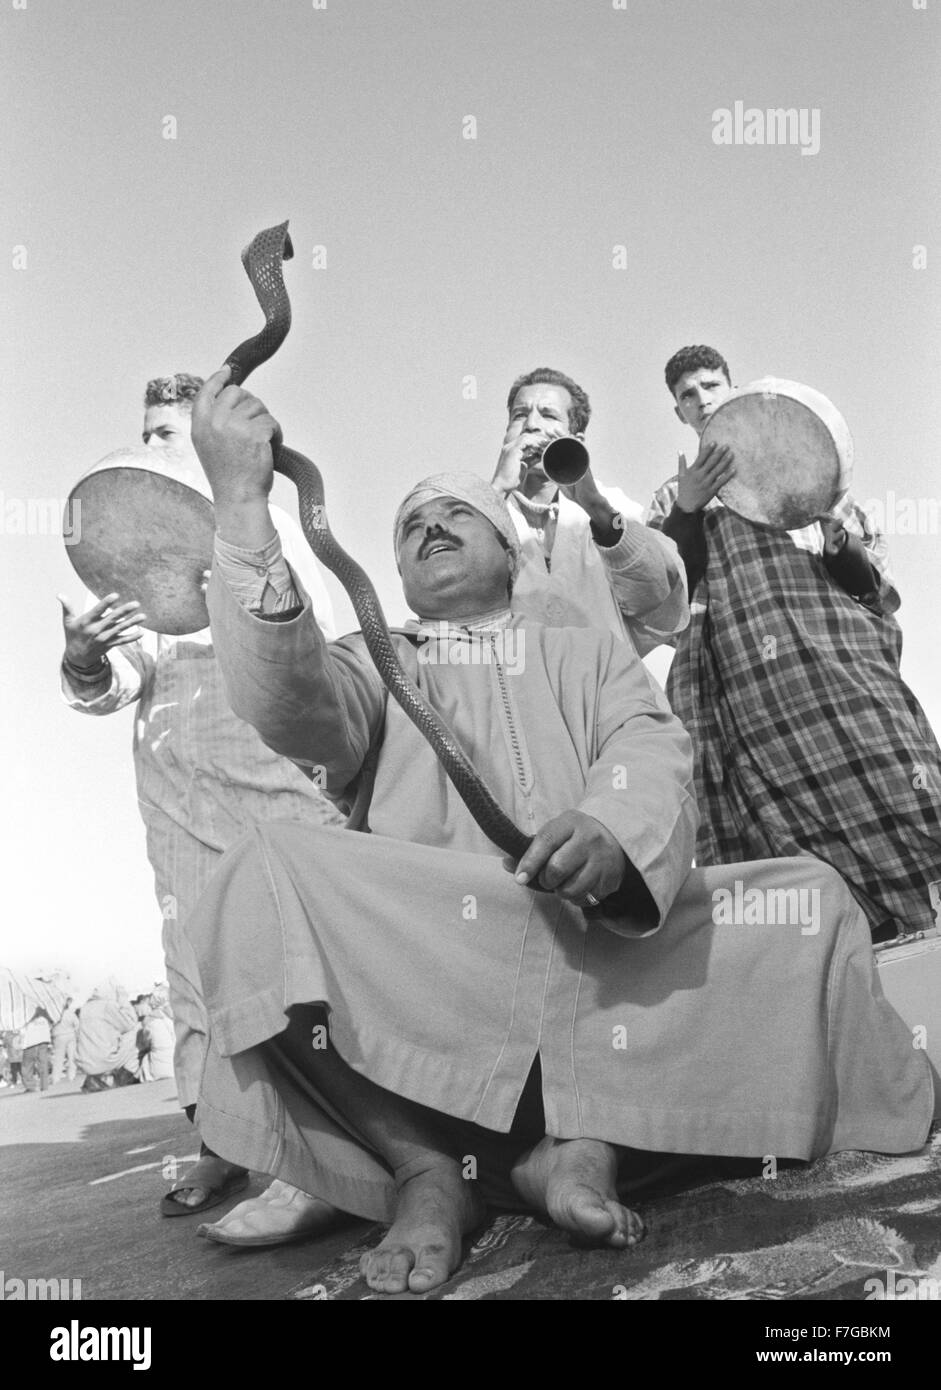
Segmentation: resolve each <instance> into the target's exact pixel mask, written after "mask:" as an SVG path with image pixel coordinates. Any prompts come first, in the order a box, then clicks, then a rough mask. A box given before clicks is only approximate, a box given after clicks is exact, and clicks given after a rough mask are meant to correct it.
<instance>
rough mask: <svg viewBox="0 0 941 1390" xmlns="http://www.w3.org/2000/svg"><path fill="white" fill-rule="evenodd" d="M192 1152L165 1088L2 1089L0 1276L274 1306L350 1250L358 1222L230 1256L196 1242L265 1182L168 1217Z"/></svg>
mask: <svg viewBox="0 0 941 1390" xmlns="http://www.w3.org/2000/svg"><path fill="white" fill-rule="evenodd" d="M198 1148H199V1144H198V1141H197V1140H196V1137H195V1133H194V1131H193V1127H192V1126H191V1125H190V1124H189V1123H188V1121H187V1119H186V1117H185V1115H183V1113H182V1111H180V1110H179V1108H178V1106H177V1099H176V1086H175V1085H174V1083H173V1082H172V1081H155V1082H151V1083H150V1084H149V1085H142V1086H127V1087H123V1088H122V1089H120V1090H117V1091H103V1092H99V1093H97V1094H93V1095H83V1094H82V1093H81V1092H80V1091H79V1089H78V1084H77V1083H75V1082H72V1083H70V1082H60V1083H59V1084H58V1085H57V1086H54V1087H52V1088H51V1089H50V1090H48V1091H46V1092H45V1093H44V1094H41V1095H31V1094H25V1093H24V1092H23V1091H22V1090H17V1091H15V1092H11V1091H10V1090H8V1089H6V1088H4V1089H0V1251H2V1255H0V1265H2V1271H0V1275H2V1276H3V1277H5V1278H6V1279H10V1278H18V1279H29V1278H53V1277H57V1278H59V1279H70V1280H74V1279H81V1281H82V1298H83V1299H99V1298H100V1299H239V1300H241V1299H281V1298H285V1297H287V1296H288V1295H289V1294H290V1293H291V1291H292V1290H294V1289H296V1288H298V1287H299V1286H300V1287H303V1286H304V1285H306V1284H309V1283H310V1282H311V1281H312V1279H314V1278H315V1277H316V1272H317V1269H318V1267H319V1266H320V1265H321V1264H325V1263H327V1262H329V1261H330V1260H332V1259H333V1258H335V1256H336V1254H337V1253H338V1252H339V1251H340V1250H341V1249H342V1248H344V1247H345V1246H347V1245H349V1243H350V1240H351V1234H352V1235H354V1236H355V1233H356V1232H357V1230H358V1229H362V1230H367V1229H368V1223H357V1224H356V1225H352V1226H347V1227H345V1228H344V1229H343V1230H340V1231H338V1232H336V1233H335V1234H331V1235H328V1236H325V1237H321V1238H320V1239H319V1240H318V1241H316V1242H306V1243H304V1244H302V1245H289V1246H284V1247H282V1248H281V1249H274V1250H228V1249H225V1248H223V1247H222V1246H219V1245H213V1244H211V1243H210V1242H209V1241H206V1240H202V1239H199V1238H198V1237H197V1235H196V1228H197V1226H198V1225H199V1223H200V1221H203V1220H215V1219H217V1218H218V1217H219V1216H221V1215H222V1214H223V1213H224V1212H225V1211H227V1210H228V1209H229V1208H230V1207H232V1206H234V1205H235V1204H236V1202H239V1201H241V1200H243V1198H244V1197H245V1196H248V1195H251V1193H252V1192H258V1191H261V1189H262V1187H263V1186H264V1185H265V1183H264V1182H263V1181H262V1179H260V1178H256V1180H255V1181H253V1183H252V1186H251V1188H250V1189H249V1190H248V1192H245V1193H241V1194H239V1195H238V1196H237V1197H233V1198H232V1199H230V1201H229V1202H227V1203H226V1204H224V1205H222V1206H218V1207H215V1208H214V1209H213V1210H212V1212H211V1213H208V1214H207V1215H206V1216H195V1217H193V1216H191V1217H182V1218H180V1219H174V1220H168V1219H167V1218H166V1217H163V1216H161V1215H160V1211H159V1203H160V1198H161V1197H162V1196H163V1194H164V1193H165V1192H166V1191H167V1189H168V1188H169V1186H170V1180H169V1179H168V1178H167V1177H165V1176H164V1173H165V1172H170V1171H171V1170H172V1165H173V1163H174V1162H175V1163H176V1164H178V1165H179V1170H180V1171H181V1172H185V1169H186V1161H187V1160H189V1159H191V1158H195V1156H196V1154H197V1151H198Z"/></svg>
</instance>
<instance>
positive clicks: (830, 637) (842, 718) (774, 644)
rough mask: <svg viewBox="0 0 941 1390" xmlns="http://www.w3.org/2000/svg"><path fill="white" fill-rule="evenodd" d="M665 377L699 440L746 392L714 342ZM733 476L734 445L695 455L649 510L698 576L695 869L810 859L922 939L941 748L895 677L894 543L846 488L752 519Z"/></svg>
mask: <svg viewBox="0 0 941 1390" xmlns="http://www.w3.org/2000/svg"><path fill="white" fill-rule="evenodd" d="M666 381H667V387H668V389H669V391H670V394H671V396H672V397H673V400H674V410H675V413H676V415H677V416H678V417H679V419H681V420H682V421H683V422H684V423H685V424H687V425H689V426H690V427H691V428H692V429H694V430H695V431H696V433H697V434H698V435H701V434H702V433H703V430H704V429H705V427H706V424H707V422H708V421H709V419H710V418H711V416H712V414H713V413H714V411H715V410H716V409H717V408H718V406H719V405H721V403H722V402H723V401H724V400H726V399H727V398H728V396H729V395H730V393H731V390H732V386H731V379H730V376H729V369H728V366H727V364H726V362H725V359H724V358H723V357H722V356H720V354H719V353H718V352H716V350H715V349H714V348H710V347H704V346H700V347H687V348H683V349H681V351H679V352H678V353H676V354H675V355H674V356H673V357H671V359H670V361H669V362H668V363H667V366H666ZM734 476H735V460H734V457H733V456H732V455H731V453H730V451H729V450H728V449H724V448H707V449H706V450H704V451H702V452H701V453H700V454H699V456H698V457H697V458H696V460H695V463H693V464H692V465H690V466H689V467H687V466H686V460H685V458H684V456H683V455H682V454H681V455H680V467H679V473H678V475H677V476H676V477H674V478H671V479H670V480H669V481H668V482H666V483H664V484H663V486H662V487H661V488H660V489H659V490H658V491H657V493H656V494H655V496H654V499H653V502H652V504H651V510H650V525H651V526H654V527H657V528H659V529H661V530H663V531H665V532H667V533H668V534H669V535H671V536H672V537H673V539H674V540H675V541H676V543H677V545H678V546H679V548H680V553H681V554H682V556H683V559H684V562H685V564H686V567H687V574H688V578H689V590H690V604H691V608H692V618H691V621H690V625H689V627H688V628H687V629H686V630H685V631H684V632H682V633H681V634H680V635H679V636H678V637H677V638H676V641H675V645H676V656H675V657H674V659H673V665H672V667H671V669H670V673H669V677H668V679H667V686H666V689H667V695H668V697H669V699H670V703H671V705H672V706H673V709H674V711H675V713H676V714H677V715H679V717H680V719H681V720H682V721H683V723H684V724H685V726H686V728H687V730H688V731H689V733H690V736H691V737H692V740H693V750H694V759H695V762H694V766H695V774H696V797H697V800H698V803H699V809H700V815H701V821H700V827H699V833H698V836H697V839H696V862H697V864H728V863H731V862H733V861H734V860H736V859H743V858H759V857H764V856H777V855H787V854H813V855H816V856H817V858H819V859H822V860H824V861H826V862H827V863H829V864H832V865H833V867H834V868H835V869H837V870H838V872H839V873H840V874H842V876H843V877H844V879H845V880H846V882H847V884H848V885H849V887H850V889H851V890H852V892H853V893H854V895H855V896H856V898H857V900H858V901H859V903H860V904H861V906H862V907H863V910H864V911H865V912H866V914H867V917H868V919H869V923H870V927H871V930H872V935H873V939H874V940H876V941H882V940H888V939H891V938H893V937H895V936H896V935H898V934H900V933H908V932H916V931H923V930H926V929H928V928H929V927H931V926H932V924H933V914H932V908H931V902H930V897H929V889H930V884H931V882H932V880H937V879H938V878H939V877H941V750H939V748H938V743H937V740H936V739H935V737H934V734H933V733H932V731H931V729H930V727H929V725H928V721H927V719H926V717H925V715H924V712H923V710H922V708H921V706H920V705H919V703H918V701H917V700H916V699H915V697H914V695H913V694H912V692H911V691H910V690H909V689H908V687H907V686H906V684H905V683H904V681H903V680H902V677H901V674H900V672H899V659H900V656H901V645H902V642H901V633H900V630H899V627H898V624H897V622H896V620H895V618H894V617H893V616H892V615H893V614H894V613H895V611H896V610H897V608H898V606H899V596H898V593H897V592H896V590H895V588H894V586H893V584H892V580H891V578H890V576H889V568H888V554H887V546H886V542H885V538H884V537H883V536H882V535H881V534H880V532H879V531H878V529H877V528H876V526H875V524H874V523H873V522H872V520H871V519H870V518H869V517H868V516H867V515H866V513H865V512H864V511H863V510H862V508H861V507H860V506H859V505H858V504H857V503H856V502H855V501H854V500H853V498H852V497H851V496H850V495H849V493H846V494H844V496H843V497H842V498H841V499H840V500H839V501H838V502H837V504H836V506H835V507H834V508H833V514H832V515H831V516H829V517H826V518H823V519H821V520H820V521H817V522H815V523H813V524H812V525H810V526H807V527H804V528H802V529H801V530H797V531H777V530H773V529H771V528H769V527H765V526H757V525H752V524H751V523H750V522H749V521H746V520H745V519H743V518H742V517H740V516H737V515H736V514H735V513H734V512H732V511H730V510H729V509H728V508H727V507H724V506H723V504H722V502H721V501H720V499H719V498H718V497H717V496H716V493H717V492H718V491H719V489H720V488H721V487H723V486H724V485H725V483H727V482H728V481H729V480H730V479H731V478H733V477H734ZM796 595H799V598H796V597H795V596H796Z"/></svg>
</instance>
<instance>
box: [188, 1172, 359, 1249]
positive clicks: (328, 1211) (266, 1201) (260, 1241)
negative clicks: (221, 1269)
mask: <svg viewBox="0 0 941 1390" xmlns="http://www.w3.org/2000/svg"><path fill="white" fill-rule="evenodd" d="M343 1215H344V1213H343V1212H341V1211H340V1210H339V1209H338V1208H337V1207H334V1206H331V1204H330V1203H329V1202H324V1201H323V1200H322V1199H321V1198H320V1197H313V1196H311V1195H310V1193H308V1192H302V1191H301V1190H300V1188H299V1187H292V1186H291V1185H290V1183H286V1182H282V1181H281V1180H280V1178H274V1179H273V1180H272V1182H271V1185H270V1187H267V1188H266V1189H265V1191H264V1192H262V1193H260V1195H259V1196H257V1197H250V1198H249V1199H248V1201H247V1202H239V1204H238V1206H237V1207H233V1208H232V1210H231V1211H230V1212H227V1213H226V1215H225V1216H223V1218H222V1219H221V1221H214V1222H212V1223H211V1224H209V1223H208V1222H205V1223H204V1224H203V1225H201V1226H200V1227H199V1228H198V1229H197V1232H196V1234H197V1235H200V1236H206V1237H207V1239H209V1240H214V1241H218V1242H219V1243H220V1244H221V1245H285V1244H287V1243H288V1241H292V1240H298V1239H300V1238H301V1237H302V1236H312V1235H317V1234H319V1232H321V1231H325V1230H327V1229H328V1227H330V1226H333V1225H335V1224H336V1223H337V1221H338V1220H339V1219H340V1218H341V1217H342V1216H343Z"/></svg>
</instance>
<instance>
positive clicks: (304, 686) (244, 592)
mask: <svg viewBox="0 0 941 1390" xmlns="http://www.w3.org/2000/svg"><path fill="white" fill-rule="evenodd" d="M227 379H228V370H227V369H226V368H224V369H223V370H222V371H220V372H216V373H215V375H214V376H211V377H210V378H209V380H208V381H207V382H206V384H205V386H204V387H203V389H202V390H201V391H200V393H199V395H198V396H197V398H196V402H195V404H194V407H193V443H194V446H195V448H196V452H197V454H198V455H199V459H200V462H201V463H202V465H203V468H204V470H205V472H206V476H207V478H208V479H209V483H210V486H211V487H212V491H213V500H214V504H215V509H216V553H215V561H214V564H213V572H212V578H211V579H210V582H209V588H208V591H207V596H206V597H207V603H208V607H209V617H210V623H211V627H212V637H213V645H214V648H215V653H216V656H217V658H218V660H219V664H220V666H221V668H222V673H223V677H224V680H225V686H226V692H227V695H228V698H229V701H230V703H231V705H232V708H233V710H234V711H235V713H236V714H237V715H238V716H239V717H240V718H241V719H244V720H246V722H247V723H249V724H251V725H252V726H253V727H254V728H255V729H256V730H257V731H258V733H259V734H260V736H261V738H262V739H263V740H264V741H265V743H267V744H268V746H269V747H270V748H272V749H274V751H275V752H276V753H280V754H282V756H284V757H287V758H290V759H291V760H292V761H294V762H297V763H300V764H302V765H304V766H306V767H308V768H316V769H317V770H318V773H319V774H320V775H319V784H320V785H321V786H322V788H323V790H325V791H326V792H327V793H328V794H329V795H331V796H335V797H341V796H342V795H343V793H344V791H345V789H346V788H347V787H348V786H349V785H350V783H351V782H353V780H354V779H355V778H356V776H357V774H358V773H359V771H360V769H361V767H362V764H363V760H364V759H365V757H366V754H367V751H368V749H369V745H370V742H371V740H372V738H373V736H374V735H375V733H376V732H377V730H378V728H379V725H380V722H381V720H382V717H383V708H384V697H383V689H382V683H381V681H380V680H379V677H378V675H377V674H376V672H375V670H374V669H373V667H372V665H371V663H370V662H369V660H368V658H367V657H366V656H365V654H364V652H363V650H362V645H361V641H360V639H358V638H355V637H354V638H348V639H346V640H345V641H344V642H342V643H330V644H328V643H327V642H326V641H325V639H324V636H323V633H322V632H321V630H320V628H319V626H318V624H317V621H316V619H315V617H314V613H313V609H312V606H311V602H310V598H309V597H308V595H307V594H306V593H305V592H304V590H303V589H302V588H301V586H300V584H299V583H298V581H297V579H296V576H295V575H294V574H293V572H292V571H291V570H290V569H289V568H288V566H287V564H286V563H285V560H284V557H283V555H282V552H281V544H280V541H279V539H278V535H277V532H276V530H275V527H274V525H273V523H272V520H271V515H270V513H269V510H268V494H269V492H270V491H271V485H272V481H273V476H274V474H273V465H272V453H271V442H272V440H273V439H278V438H280V430H279V428H278V424H277V422H276V421H275V420H274V418H273V417H272V416H271V415H270V414H269V413H268V411H267V410H266V409H265V407H264V406H263V405H262V403H261V401H259V400H257V399H256V398H255V397H254V396H250V395H249V394H248V392H247V391H243V390H242V389H241V388H240V387H234V386H227V385H226V381H227Z"/></svg>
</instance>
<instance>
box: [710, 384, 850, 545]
mask: <svg viewBox="0 0 941 1390" xmlns="http://www.w3.org/2000/svg"><path fill="white" fill-rule="evenodd" d="M710 444H726V445H728V446H729V448H730V449H731V450H732V452H733V454H734V456H735V468H736V476H735V477H734V478H733V479H732V480H731V481H730V482H728V483H726V485H725V487H724V488H722V490H721V492H720V493H719V499H720V501H721V502H723V503H724V505H725V506H726V507H728V508H729V510H730V511H733V512H736V513H737V514H738V515H739V516H742V517H745V519H746V520H748V521H756V522H758V523H760V524H761V525H764V526H770V527H773V528H774V529H775V530H781V531H797V530H799V529H800V528H801V527H804V526H809V525H810V524H811V523H812V522H813V520H814V519H815V517H818V516H820V515H822V514H825V513H829V512H830V511H831V510H832V508H833V506H834V504H835V503H836V502H837V501H838V499H839V498H840V497H841V496H842V495H843V493H845V492H846V490H847V488H848V487H849V484H850V478H851V476H852V462H853V441H852V438H851V436H850V432H849V429H848V428H847V425H846V421H845V420H844V419H843V417H842V415H841V414H840V412H839V411H838V410H837V409H836V407H835V406H834V405H833V403H832V402H831V401H829V400H828V399H827V397H826V396H823V395H821V394H820V392H819V391H814V390H813V389H812V388H811V387H809V386H803V385H802V384H801V383H800V382H797V381H784V380H782V379H781V378H778V377H763V378H762V379H761V380H760V381H753V382H750V383H749V384H748V385H747V386H742V387H739V388H737V389H736V390H735V391H734V392H733V394H732V395H731V396H728V397H727V398H726V399H725V400H724V401H723V402H722V404H721V405H720V406H718V408H717V409H716V410H715V412H714V413H713V415H712V416H711V417H710V419H709V420H708V421H707V423H706V427H705V429H704V430H703V432H702V436H701V439H700V449H704V448H706V447H707V446H708V445H710Z"/></svg>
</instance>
